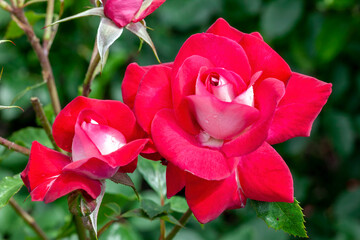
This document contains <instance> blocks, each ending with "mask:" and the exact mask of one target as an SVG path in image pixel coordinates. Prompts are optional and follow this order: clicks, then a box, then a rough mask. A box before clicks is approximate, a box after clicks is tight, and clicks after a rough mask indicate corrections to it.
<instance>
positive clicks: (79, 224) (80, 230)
mask: <svg viewBox="0 0 360 240" xmlns="http://www.w3.org/2000/svg"><path fill="white" fill-rule="evenodd" d="M73 216H74V220H75V227H76V232H77V235H78V238H79V240H86V239H87V237H86V230H85V227H84V223H83V221H82V218H81V217H80V216H75V215H73Z"/></svg>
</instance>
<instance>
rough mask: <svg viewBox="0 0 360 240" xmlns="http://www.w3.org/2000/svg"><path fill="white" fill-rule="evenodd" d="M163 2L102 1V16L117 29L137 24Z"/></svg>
mask: <svg viewBox="0 0 360 240" xmlns="http://www.w3.org/2000/svg"><path fill="white" fill-rule="evenodd" d="M164 2H165V0H144V1H143V0H103V4H104V14H105V16H106V17H108V18H110V19H111V20H112V21H113V22H114V23H115V24H116V25H117V26H118V27H120V28H122V27H125V26H126V25H128V24H129V23H131V22H134V23H135V22H139V21H141V20H143V19H144V18H145V17H146V16H148V15H149V14H151V13H152V12H153V11H155V10H156V9H157V8H158V7H160V5H161V4H163V3H164Z"/></svg>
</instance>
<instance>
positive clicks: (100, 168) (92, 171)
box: [63, 158, 118, 180]
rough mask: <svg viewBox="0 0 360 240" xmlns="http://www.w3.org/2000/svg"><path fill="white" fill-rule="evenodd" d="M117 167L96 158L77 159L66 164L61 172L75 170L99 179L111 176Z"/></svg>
mask: <svg viewBox="0 0 360 240" xmlns="http://www.w3.org/2000/svg"><path fill="white" fill-rule="evenodd" d="M117 170H118V168H116V167H115V168H112V167H110V166H109V164H108V163H106V162H104V161H103V160H100V159H98V158H90V159H84V160H79V161H76V162H72V163H70V164H68V165H67V166H66V167H65V168H64V170H63V172H75V173H78V174H83V175H85V176H87V177H88V178H91V179H95V180H101V179H107V178H111V177H112V176H113V175H114V174H115V173H116V172H117Z"/></svg>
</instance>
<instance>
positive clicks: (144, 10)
mask: <svg viewBox="0 0 360 240" xmlns="http://www.w3.org/2000/svg"><path fill="white" fill-rule="evenodd" d="M165 1H166V0H145V1H144V2H143V4H142V5H141V8H140V10H139V12H138V13H137V14H136V16H135V18H134V19H133V22H138V21H141V20H142V19H144V18H145V17H146V16H148V15H150V14H151V13H152V12H154V11H155V10H156V9H157V8H158V7H160V6H161V4H163V3H164V2H165ZM148 2H150V3H151V4H150V5H148V4H146V3H148Z"/></svg>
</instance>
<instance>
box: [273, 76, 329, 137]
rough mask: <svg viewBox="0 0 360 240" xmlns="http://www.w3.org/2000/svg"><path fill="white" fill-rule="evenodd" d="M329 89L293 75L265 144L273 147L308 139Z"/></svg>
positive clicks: (314, 81)
mask: <svg viewBox="0 0 360 240" xmlns="http://www.w3.org/2000/svg"><path fill="white" fill-rule="evenodd" d="M331 86H332V85H331V84H330V83H325V82H322V81H319V80H317V79H316V78H312V77H309V76H305V75H301V74H299V73H293V75H292V77H291V78H290V80H289V83H288V85H287V86H286V92H285V95H284V97H283V98H282V99H281V101H280V103H279V106H278V108H277V110H276V112H275V116H274V120H273V122H272V124H271V127H270V130H269V137H268V139H267V142H269V143H270V144H276V143H280V142H284V141H286V140H288V139H290V138H293V137H299V136H303V137H308V136H309V135H310V131H311V127H312V124H313V122H314V120H315V119H316V117H317V116H318V115H319V113H320V111H321V109H322V107H323V106H324V105H325V103H326V101H327V99H328V98H329V96H330V93H331Z"/></svg>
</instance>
